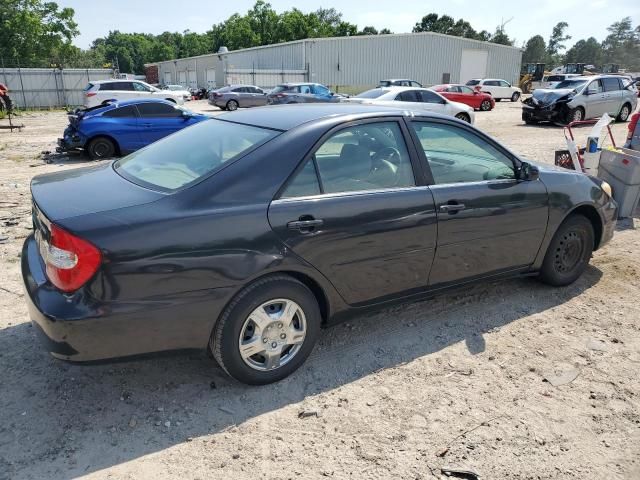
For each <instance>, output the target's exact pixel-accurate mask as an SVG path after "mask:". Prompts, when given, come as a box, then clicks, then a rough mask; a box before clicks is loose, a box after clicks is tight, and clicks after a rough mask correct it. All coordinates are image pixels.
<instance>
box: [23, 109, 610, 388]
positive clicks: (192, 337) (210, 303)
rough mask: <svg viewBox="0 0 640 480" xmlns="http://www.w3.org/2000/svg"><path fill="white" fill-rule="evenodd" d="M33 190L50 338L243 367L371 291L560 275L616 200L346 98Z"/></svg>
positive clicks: (34, 250)
mask: <svg viewBox="0 0 640 480" xmlns="http://www.w3.org/2000/svg"><path fill="white" fill-rule="evenodd" d="M31 191H32V195H33V222H34V234H33V235H31V236H30V237H29V238H28V239H27V240H26V242H25V244H24V250H23V254H22V274H23V277H24V284H25V287H26V292H27V295H26V299H27V302H28V305H29V311H30V315H31V318H32V319H33V321H34V324H35V325H36V326H37V330H38V331H40V332H41V333H42V334H43V338H44V339H45V341H46V344H47V348H48V350H49V351H50V352H51V353H52V354H53V355H54V356H55V357H57V358H61V359H66V360H71V361H78V362H82V361H88V360H97V359H107V358H112V357H122V356H128V355H135V354H142V353H149V352H157V351H163V350H172V349H185V348H202V349H204V348H209V349H210V350H211V353H212V354H213V356H214V357H215V359H216V360H217V361H218V363H219V364H220V365H221V366H222V368H224V369H225V370H226V371H227V372H228V373H229V374H230V375H231V376H233V377H235V378H236V379H238V380H240V381H242V382H246V383H251V384H264V383H269V382H273V381H276V380H279V379H282V378H283V377H285V376H287V375H289V374H290V373H291V372H293V371H294V370H295V369H297V368H298V367H299V366H300V365H301V364H302V363H303V362H304V360H305V359H306V358H307V357H308V356H309V353H310V352H311V350H312V348H313V345H314V343H315V341H316V339H317V338H318V334H319V331H320V328H321V327H322V326H324V325H327V324H329V323H331V322H332V321H336V320H338V319H340V318H344V316H345V315H346V314H348V313H353V312H358V311H361V309H362V308H363V307H366V306H370V305H374V304H376V305H378V304H383V303H385V302H389V301H395V300H398V299H410V298H417V297H422V296H425V295H429V294H433V293H434V292H439V291H442V290H443V289H444V288H446V287H453V286H456V285H460V284H462V283H466V282H469V281H471V280H476V281H477V280H486V279H495V278H499V277H509V276H517V275H538V276H539V277H540V279H541V280H542V281H544V282H546V283H549V284H551V285H557V286H562V285H567V284H569V283H571V282H573V281H575V280H576V279H577V278H578V277H579V276H580V275H581V274H582V272H583V271H584V269H585V267H586V266H587V264H588V262H589V259H590V257H591V253H592V251H593V250H595V249H598V248H600V247H602V245H604V244H605V243H606V242H607V241H609V240H610V239H611V237H612V235H613V231H614V227H615V221H616V220H615V219H616V209H617V207H616V204H615V202H614V201H613V200H612V198H611V188H610V187H609V185H608V184H606V183H605V182H602V181H600V180H598V179H596V178H592V177H589V176H587V175H584V174H581V173H576V172H573V171H568V170H559V169H556V168H554V167H550V166H542V165H540V166H536V165H534V164H533V163H530V162H525V161H523V160H521V159H520V158H519V157H518V156H517V155H515V154H514V153H512V152H510V151H509V150H508V149H506V148H505V147H503V146H502V145H500V144H499V143H497V142H496V141H495V140H493V139H492V138H490V137H488V136H486V135H485V134H483V133H482V132H480V131H478V130H477V129H475V128H474V127H472V126H471V125H469V124H468V123H464V122H460V121H457V120H455V119H453V118H449V117H442V116H437V115H432V114H425V113H418V112H406V111H402V110H398V109H393V108H378V107H371V106H358V105H347V104H336V105H321V104H317V105H297V106H284V107H265V108H263V109H259V110H252V111H237V112H233V113H229V114H224V115H220V116H218V117H216V118H215V119H212V120H210V121H207V122H202V123H200V124H197V125H194V126H192V127H189V128H186V129H184V130H182V131H180V132H178V133H176V134H174V135H172V136H170V137H167V138H165V139H163V140H160V141H159V142H157V143H154V144H152V145H150V146H149V147H146V148H144V149H142V150H139V151H137V152H135V153H133V154H131V155H129V156H127V157H125V158H123V159H121V160H118V161H116V162H114V163H110V162H105V163H102V164H100V165H97V166H93V167H90V168H86V169H78V170H69V171H64V172H59V173H53V174H47V175H41V176H38V177H36V178H35V179H34V180H33V182H32V185H31Z"/></svg>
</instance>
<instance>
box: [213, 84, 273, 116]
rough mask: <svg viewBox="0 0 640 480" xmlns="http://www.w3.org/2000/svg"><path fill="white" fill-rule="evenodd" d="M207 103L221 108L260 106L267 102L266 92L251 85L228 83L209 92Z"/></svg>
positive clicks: (235, 108)
mask: <svg viewBox="0 0 640 480" xmlns="http://www.w3.org/2000/svg"><path fill="white" fill-rule="evenodd" d="M209 104H210V105H214V106H216V107H219V108H221V109H222V110H232V111H233V110H237V109H238V108H239V107H260V106H262V105H266V104H267V93H266V92H265V91H264V90H262V89H261V88H258V87H254V86H253V85H229V86H226V87H222V88H219V89H218V90H213V91H212V92H210V93H209Z"/></svg>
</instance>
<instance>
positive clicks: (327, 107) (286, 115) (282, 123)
mask: <svg viewBox="0 0 640 480" xmlns="http://www.w3.org/2000/svg"><path fill="white" fill-rule="evenodd" d="M385 115H395V116H402V115H407V116H416V117H417V116H420V117H424V116H429V117H438V118H449V119H450V118H451V117H446V116H444V115H437V114H431V113H428V112H426V111H424V110H415V111H414V110H407V109H402V108H398V107H380V106H377V105H360V104H354V103H330V104H327V103H301V104H294V105H273V106H266V107H260V108H251V109H244V110H236V111H234V112H230V113H224V114H222V115H218V116H217V117H216V118H218V119H220V120H227V121H230V122H237V123H244V124H247V125H255V126H257V127H264V128H272V129H276V130H283V131H286V130H291V129H292V128H295V127H298V126H300V125H302V124H304V123H309V122H314V121H317V120H322V119H326V118H336V119H337V118H344V119H345V121H346V120H347V119H350V120H358V119H360V118H370V117H380V116H385Z"/></svg>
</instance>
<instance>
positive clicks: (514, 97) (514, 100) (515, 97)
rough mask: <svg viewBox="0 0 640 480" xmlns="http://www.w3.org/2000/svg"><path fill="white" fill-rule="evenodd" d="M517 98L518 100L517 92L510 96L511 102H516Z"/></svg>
mask: <svg viewBox="0 0 640 480" xmlns="http://www.w3.org/2000/svg"><path fill="white" fill-rule="evenodd" d="M519 98H520V94H519V93H518V92H513V95H511V101H512V102H517V101H518V99H519Z"/></svg>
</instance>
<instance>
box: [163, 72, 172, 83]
mask: <svg viewBox="0 0 640 480" xmlns="http://www.w3.org/2000/svg"><path fill="white" fill-rule="evenodd" d="M164 84H165V85H171V72H164Z"/></svg>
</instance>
